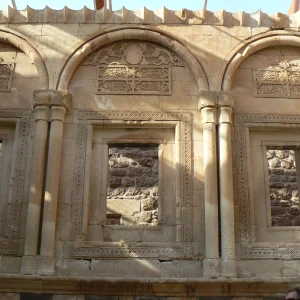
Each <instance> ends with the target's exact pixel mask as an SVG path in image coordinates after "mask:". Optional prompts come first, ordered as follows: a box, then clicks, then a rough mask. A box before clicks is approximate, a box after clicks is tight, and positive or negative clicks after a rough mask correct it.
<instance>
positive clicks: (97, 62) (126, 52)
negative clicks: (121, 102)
mask: <svg viewBox="0 0 300 300" xmlns="http://www.w3.org/2000/svg"><path fill="white" fill-rule="evenodd" d="M81 66H92V67H96V68H97V71H96V72H97V79H96V89H95V94H100V95H101V94H103V95H105V94H111V95H118V94H127V95H147V94H149V95H171V94H172V93H173V91H172V71H173V72H174V70H173V68H172V67H173V66H174V67H184V66H185V65H184V62H183V60H182V59H181V58H180V57H179V56H178V55H176V54H175V53H173V52H172V51H170V50H168V49H166V48H163V47H161V46H159V45H156V44H153V43H149V42H144V41H130V42H124V41H120V42H115V43H113V44H110V45H108V46H106V47H102V48H99V49H97V50H95V51H94V52H92V53H91V54H89V55H88V56H87V57H86V58H85V59H84V60H83V61H82V63H81Z"/></svg>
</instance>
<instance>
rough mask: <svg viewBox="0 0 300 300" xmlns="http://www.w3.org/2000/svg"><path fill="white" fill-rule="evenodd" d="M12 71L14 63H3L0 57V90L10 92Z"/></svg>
mask: <svg viewBox="0 0 300 300" xmlns="http://www.w3.org/2000/svg"><path fill="white" fill-rule="evenodd" d="M13 71H14V64H13V63H4V62H3V60H1V58H0V92H10V89H11V82H12V76H13Z"/></svg>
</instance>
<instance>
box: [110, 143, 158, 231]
mask: <svg viewBox="0 0 300 300" xmlns="http://www.w3.org/2000/svg"><path fill="white" fill-rule="evenodd" d="M158 147H159V146H158V145H157V144H130V143H124V144H111V145H109V158H108V163H109V169H108V186H107V218H106V223H107V224H108V225H144V226H155V225H158V181H159V177H158V171H159V158H158Z"/></svg>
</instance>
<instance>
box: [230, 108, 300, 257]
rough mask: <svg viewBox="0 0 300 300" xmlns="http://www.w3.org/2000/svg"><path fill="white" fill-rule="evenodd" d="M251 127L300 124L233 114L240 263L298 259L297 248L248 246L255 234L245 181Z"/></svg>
mask: <svg viewBox="0 0 300 300" xmlns="http://www.w3.org/2000/svg"><path fill="white" fill-rule="evenodd" d="M255 123H278V124H300V116H299V115H265V114H236V115H235V121H234V126H235V127H234V130H235V139H236V155H237V157H236V163H237V176H238V191H239V210H240V242H241V256H242V258H243V259H265V258H272V259H274V258H278V259H279V258H280V259H293V258H297V259H299V258H300V247H277V248H276V247H275V246H274V243H273V244H272V247H270V248H268V247H266V248H264V247H256V246H254V245H253V244H252V240H253V237H254V236H255V232H254V231H253V227H252V226H251V225H252V221H251V203H250V198H249V193H248V189H249V181H248V180H249V179H248V162H247V145H246V136H247V129H248V127H251V124H254V125H255Z"/></svg>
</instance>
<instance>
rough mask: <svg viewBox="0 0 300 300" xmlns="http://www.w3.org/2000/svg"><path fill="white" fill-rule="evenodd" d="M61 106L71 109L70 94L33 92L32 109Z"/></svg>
mask: <svg viewBox="0 0 300 300" xmlns="http://www.w3.org/2000/svg"><path fill="white" fill-rule="evenodd" d="M40 105H43V106H63V107H65V108H66V109H67V110H70V109H71V94H69V92H68V91H67V90H35V91H33V107H36V106H40Z"/></svg>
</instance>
